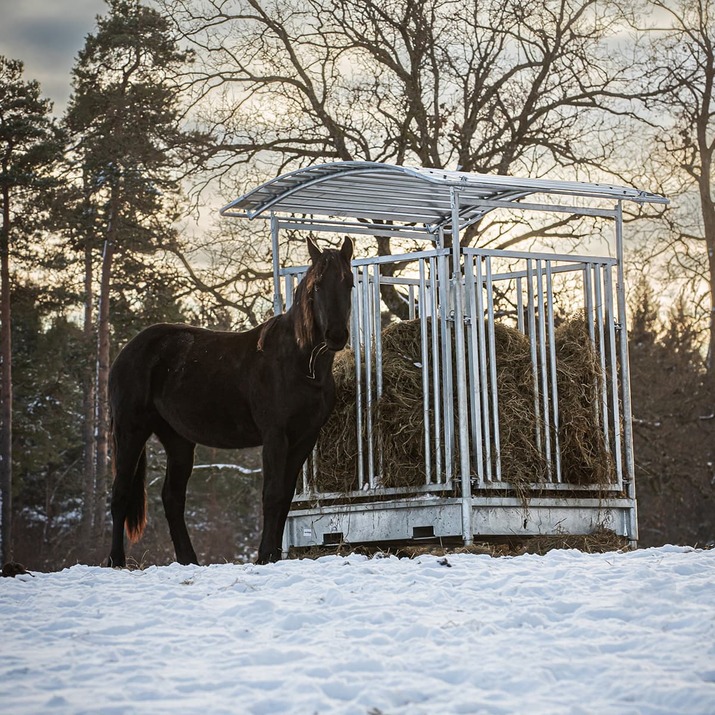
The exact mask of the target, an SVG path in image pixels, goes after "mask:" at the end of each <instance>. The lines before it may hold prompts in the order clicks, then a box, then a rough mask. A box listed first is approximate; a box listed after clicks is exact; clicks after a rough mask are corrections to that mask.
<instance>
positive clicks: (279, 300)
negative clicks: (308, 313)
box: [271, 211, 283, 315]
mask: <svg viewBox="0 0 715 715" xmlns="http://www.w3.org/2000/svg"><path fill="white" fill-rule="evenodd" d="M278 228H279V226H278V217H277V216H276V215H275V213H274V212H273V211H271V249H272V252H273V315H280V314H281V313H282V312H283V296H282V295H281V277H280V270H281V264H280V246H279V243H278Z"/></svg>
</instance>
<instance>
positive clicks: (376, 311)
mask: <svg viewBox="0 0 715 715" xmlns="http://www.w3.org/2000/svg"><path fill="white" fill-rule="evenodd" d="M372 288H373V292H372V301H371V303H372V317H373V322H372V326H373V333H372V334H373V339H374V342H375V394H376V396H377V400H378V401H379V400H380V398H381V397H382V311H381V309H380V264H379V263H376V264H375V265H374V266H373V282H372ZM383 467H384V460H383V454H382V442H381V441H379V440H378V443H377V475H378V477H381V476H382V472H383Z"/></svg>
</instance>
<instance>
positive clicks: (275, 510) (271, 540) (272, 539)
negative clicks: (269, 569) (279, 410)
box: [256, 431, 295, 564]
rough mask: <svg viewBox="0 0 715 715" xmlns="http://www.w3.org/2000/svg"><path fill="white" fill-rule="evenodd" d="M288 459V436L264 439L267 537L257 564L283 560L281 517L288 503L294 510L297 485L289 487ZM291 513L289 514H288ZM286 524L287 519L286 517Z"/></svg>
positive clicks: (282, 433) (264, 494)
mask: <svg viewBox="0 0 715 715" xmlns="http://www.w3.org/2000/svg"><path fill="white" fill-rule="evenodd" d="M287 457H288V437H287V436H286V434H285V432H283V431H280V432H279V431H275V432H272V433H271V434H270V435H267V436H266V437H265V438H264V440H263V535H262V537H261V545H260V546H259V547H258V559H257V560H256V563H258V564H267V563H270V562H272V561H278V560H279V559H280V557H281V539H280V537H277V536H276V534H277V533H278V530H279V529H281V531H282V528H283V525H282V524H280V520H281V514H282V513H283V509H284V504H285V502H286V500H287V502H288V506H289V507H290V502H291V499H292V498H293V491H294V490H295V483H294V484H293V485H290V484H286V480H285V467H286V460H287ZM286 513H287V511H286ZM284 522H285V518H284Z"/></svg>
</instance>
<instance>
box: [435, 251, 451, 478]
mask: <svg viewBox="0 0 715 715" xmlns="http://www.w3.org/2000/svg"><path fill="white" fill-rule="evenodd" d="M442 242H444V237H442ZM437 272H438V274H439V283H438V288H439V294H440V311H439V323H440V338H441V346H442V379H443V386H444V391H443V395H442V404H443V413H442V414H443V415H444V469H445V479H446V483H447V484H448V485H451V484H452V478H453V475H454V381H453V376H452V370H453V367H452V336H451V332H450V327H449V310H450V308H449V302H450V288H449V285H450V281H449V266H448V264H447V256H446V255H445V254H443V253H440V254H439V255H438V257H437Z"/></svg>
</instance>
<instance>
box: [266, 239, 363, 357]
mask: <svg viewBox="0 0 715 715" xmlns="http://www.w3.org/2000/svg"><path fill="white" fill-rule="evenodd" d="M336 261H337V264H338V266H339V270H342V271H343V272H345V273H349V272H350V271H349V269H344V268H343V265H342V260H341V258H340V255H339V252H338V251H331V250H327V251H324V252H323V254H322V256H321V258H320V260H319V262H318V263H314V264H313V265H312V266H311V267H310V268H309V269H308V272H307V273H306V274H305V278H303V280H302V281H301V282H300V283H299V284H298V287H297V288H296V291H295V296H294V298H293V305H292V306H291V309H290V313H291V314H292V316H293V334H294V336H295V341H296V343H298V347H300V348H306V347H308V346H310V344H311V342H312V340H313V333H314V332H315V318H314V316H313V291H314V290H315V284H316V283H317V282H318V281H319V280H320V278H321V277H322V275H323V273H324V272H325V270H326V268H327V267H328V266H329V265H331V264H334V263H335V262H336ZM281 317H282V316H280V315H276V316H274V317H273V318H271V319H270V320H268V321H266V322H265V323H264V324H263V327H262V329H261V332H260V335H259V337H258V350H263V345H264V343H265V339H266V337H267V336H268V333H269V332H270V330H271V328H272V327H273V326H274V325H275V323H276V321H277V320H278V319H279V318H281Z"/></svg>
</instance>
